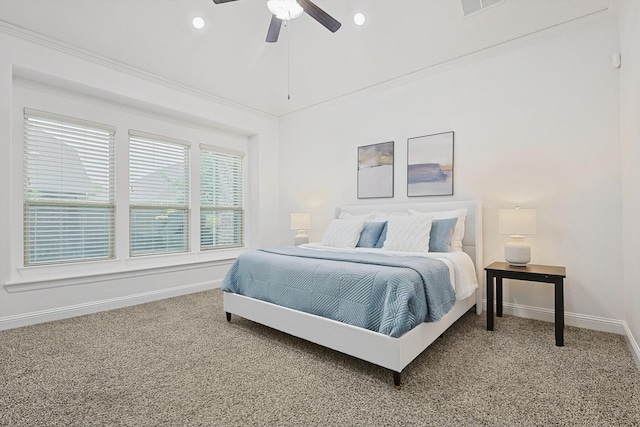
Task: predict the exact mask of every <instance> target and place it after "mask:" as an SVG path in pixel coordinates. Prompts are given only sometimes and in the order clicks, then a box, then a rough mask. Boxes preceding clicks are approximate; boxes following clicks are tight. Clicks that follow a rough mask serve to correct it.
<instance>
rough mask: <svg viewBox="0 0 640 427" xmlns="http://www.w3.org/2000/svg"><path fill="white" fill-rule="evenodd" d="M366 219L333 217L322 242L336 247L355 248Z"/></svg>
mask: <svg viewBox="0 0 640 427" xmlns="http://www.w3.org/2000/svg"><path fill="white" fill-rule="evenodd" d="M363 226H364V221H363V220H361V219H332V220H331V222H330V223H329V226H328V227H327V229H326V230H325V232H324V234H323V235H322V244H323V245H325V246H333V247H336V248H355V247H356V243H358V239H359V238H360V233H361V232H362V227H363Z"/></svg>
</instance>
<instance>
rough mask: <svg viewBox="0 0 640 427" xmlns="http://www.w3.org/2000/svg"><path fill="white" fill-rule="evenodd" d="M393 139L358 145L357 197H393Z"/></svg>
mask: <svg viewBox="0 0 640 427" xmlns="http://www.w3.org/2000/svg"><path fill="white" fill-rule="evenodd" d="M393 168H394V141H388V142H381V143H378V144H371V145H363V146H361V147H358V190H357V191H358V199H371V198H389V197H393V187H394V181H393V175H394V171H393Z"/></svg>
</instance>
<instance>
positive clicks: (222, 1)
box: [213, 0, 236, 4]
mask: <svg viewBox="0 0 640 427" xmlns="http://www.w3.org/2000/svg"><path fill="white" fill-rule="evenodd" d="M230 1H236V0H213V2H214V3H215V4H220V3H229V2H230Z"/></svg>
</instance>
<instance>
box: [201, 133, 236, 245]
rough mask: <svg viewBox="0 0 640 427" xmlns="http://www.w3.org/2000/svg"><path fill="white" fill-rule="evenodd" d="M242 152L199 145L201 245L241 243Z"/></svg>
mask: <svg viewBox="0 0 640 427" xmlns="http://www.w3.org/2000/svg"><path fill="white" fill-rule="evenodd" d="M243 157H244V155H243V154H242V153H239V152H234V151H230V150H224V149H220V148H214V147H208V146H205V145H201V146H200V248H201V249H216V248H227V247H237V246H243V245H244V208H243V191H242V190H243V185H244V184H243V171H242V164H243Z"/></svg>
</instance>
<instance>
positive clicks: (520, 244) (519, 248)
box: [504, 236, 531, 267]
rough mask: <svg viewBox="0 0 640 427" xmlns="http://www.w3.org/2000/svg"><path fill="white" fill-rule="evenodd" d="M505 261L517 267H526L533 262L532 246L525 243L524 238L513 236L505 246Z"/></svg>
mask: <svg viewBox="0 0 640 427" xmlns="http://www.w3.org/2000/svg"><path fill="white" fill-rule="evenodd" d="M504 260H505V261H507V262H508V263H509V264H511V265H513V266H515V267H524V266H525V265H527V264H528V263H529V262H530V261H531V246H529V244H528V243H525V242H524V236H511V241H510V242H509V243H507V244H506V245H504Z"/></svg>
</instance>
